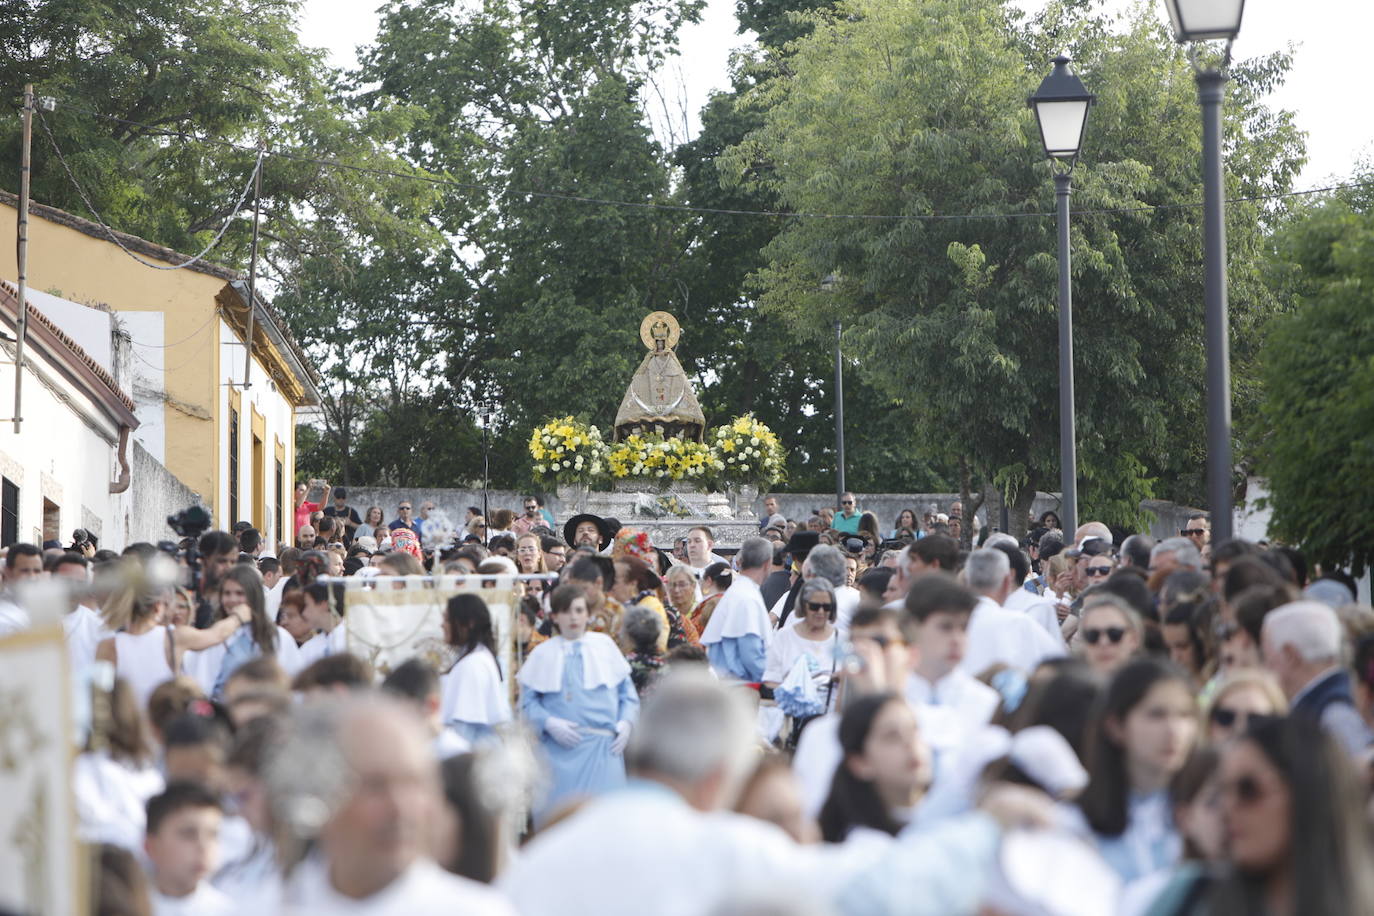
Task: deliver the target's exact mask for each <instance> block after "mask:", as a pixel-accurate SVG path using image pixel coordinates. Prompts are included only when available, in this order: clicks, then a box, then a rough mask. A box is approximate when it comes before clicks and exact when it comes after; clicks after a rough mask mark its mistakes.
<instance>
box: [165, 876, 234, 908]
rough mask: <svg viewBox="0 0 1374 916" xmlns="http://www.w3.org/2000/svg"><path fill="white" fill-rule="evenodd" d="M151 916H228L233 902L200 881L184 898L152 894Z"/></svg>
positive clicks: (225, 895)
mask: <svg viewBox="0 0 1374 916" xmlns="http://www.w3.org/2000/svg"><path fill="white" fill-rule="evenodd" d="M152 898H153V916H229V914H230V913H233V912H235V910H234V901H232V900H230V899H229V896H228V895H227V894H225V893H223V892H222V891H219V890H216V889H215V888H214V887H212V886H211V885H209V884H207V883H205V882H204V881H202V882H201V883H200V884H198V885H197V886H196V889H195V890H193V891H192V892H191V893H189V894H187V895H186V896H185V897H164V896H163V895H162V894H159V893H158V892H157V890H156V889H153V892H152Z"/></svg>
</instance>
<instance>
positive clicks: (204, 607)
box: [195, 531, 239, 628]
mask: <svg viewBox="0 0 1374 916" xmlns="http://www.w3.org/2000/svg"><path fill="white" fill-rule="evenodd" d="M196 547H197V549H198V550H199V552H200V578H199V581H198V582H196V583H195V585H196V589H195V594H196V626H198V627H202V628H204V627H208V626H209V625H210V622H211V621H212V620H214V619H215V617H216V616H217V615H216V614H215V611H216V610H217V608H216V607H215V603H214V602H215V600H216V599H215V596H216V595H218V594H219V584H220V582H221V581H222V580H223V579H224V574H225V573H226V572H228V571H229V568H230V567H231V566H233V565H234V564H235V563H236V562H238V558H239V542H238V541H237V540H236V539H235V538H234V536H233V535H231V534H229V533H228V532H227V531H207V532H205V533H204V534H202V535H201V536H200V540H199V541H198V542H197V544H196Z"/></svg>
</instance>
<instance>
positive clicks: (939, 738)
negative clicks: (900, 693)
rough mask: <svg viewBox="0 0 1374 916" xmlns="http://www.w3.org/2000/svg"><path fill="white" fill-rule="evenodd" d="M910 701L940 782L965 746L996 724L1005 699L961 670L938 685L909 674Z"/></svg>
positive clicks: (955, 670)
mask: <svg viewBox="0 0 1374 916" xmlns="http://www.w3.org/2000/svg"><path fill="white" fill-rule="evenodd" d="M906 698H907V702H908V703H910V704H911V707H912V709H914V710H915V711H916V718H917V721H919V722H920V723H921V735H922V737H924V738H925V740H926V743H927V744H928V745H929V746H930V749H931V751H932V752H933V754H934V763H935V773H934V778H935V781H936V782H939V781H942V780H943V779H945V778H947V777H948V776H949V774H950V772H951V767H952V766H953V765H954V764H955V763H956V761H957V759H958V756H959V751H960V749H961V748H962V747H963V746H964V743H965V742H966V741H967V740H968V738H969V736H970V735H972V734H973V733H975V732H976V731H978V730H979V729H981V728H982V727H983V726H984V725H987V724H988V722H990V721H992V717H993V714H994V713H996V712H997V705H998V704H999V703H1000V702H1001V699H1002V698H1001V696H1000V695H999V694H998V693H997V691H996V690H993V689H992V688H991V687H989V686H988V685H987V684H984V683H983V682H982V681H980V680H978V679H977V678H975V677H974V676H973V675H971V674H969V673H967V672H966V671H964V670H963V669H960V668H955V669H954V670H953V671H951V672H950V673H949V674H946V675H945V676H944V677H942V678H940V679H939V680H938V681H936V682H935V683H934V684H932V683H931V682H930V681H928V680H926V679H925V678H923V677H921V675H919V674H916V673H915V672H912V673H911V674H909V675H907V681H906Z"/></svg>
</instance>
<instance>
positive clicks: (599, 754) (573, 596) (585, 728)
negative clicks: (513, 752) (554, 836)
mask: <svg viewBox="0 0 1374 916" xmlns="http://www.w3.org/2000/svg"><path fill="white" fill-rule="evenodd" d="M549 607H550V609H551V612H552V616H553V622H554V626H555V627H557V630H558V634H557V635H556V636H554V637H553V638H552V639H550V640H549V641H548V642H544V643H540V644H539V645H538V646H536V647H535V649H534V651H533V652H531V653H530V655H529V658H527V659H526V660H525V664H524V666H523V667H522V668H521V669H520V674H519V677H518V678H517V679H518V680H519V682H520V688H521V690H520V709H521V712H522V713H523V714H524V716H525V719H526V720H528V721H529V723H530V725H531V726H533V728H534V729H535V731H536V732H538V734H539V743H540V745H541V747H543V749H544V753H545V755H546V756H547V757H548V761H549V769H550V771H551V773H550V775H551V777H552V782H553V784H552V786H551V787H550V790H549V793H548V795H547V796H546V797H545V799H544V801H543V803H542V804H541V805H540V806H539V808H538V809H537V810H536V811H535V825H536V826H539V825H542V824H543V823H544V822H545V821H547V820H548V819H549V816H550V815H552V814H555V813H557V812H558V810H559V809H560V808H563V807H566V806H567V805H568V804H569V803H571V802H574V801H577V800H580V799H582V798H586V797H588V796H591V795H596V794H598V793H600V792H604V791H606V790H608V789H613V788H615V787H617V786H621V785H624V783H625V760H624V758H623V756H622V755H623V754H624V752H625V745H626V744H628V743H629V740H630V728H631V726H632V725H633V724H634V721H635V718H636V717H637V716H638V715H639V695H638V694H637V693H636V692H635V688H634V682H633V681H632V680H631V679H630V665H629V663H628V662H627V661H625V657H624V656H623V655H621V653H620V649H619V648H618V647H617V646H616V644H615V642H614V641H613V640H612V639H611V637H609V636H606V635H605V634H603V633H588V632H587V618H588V613H587V594H586V591H585V590H584V589H583V588H582V586H581V585H577V584H568V585H561V586H559V587H558V588H556V589H554V592H553V594H552V595H551V596H550V597H549Z"/></svg>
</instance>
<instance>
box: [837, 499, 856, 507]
mask: <svg viewBox="0 0 1374 916" xmlns="http://www.w3.org/2000/svg"><path fill="white" fill-rule="evenodd" d="M840 505H841V506H852V505H854V500H852V499H845V500H841V501H840Z"/></svg>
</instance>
